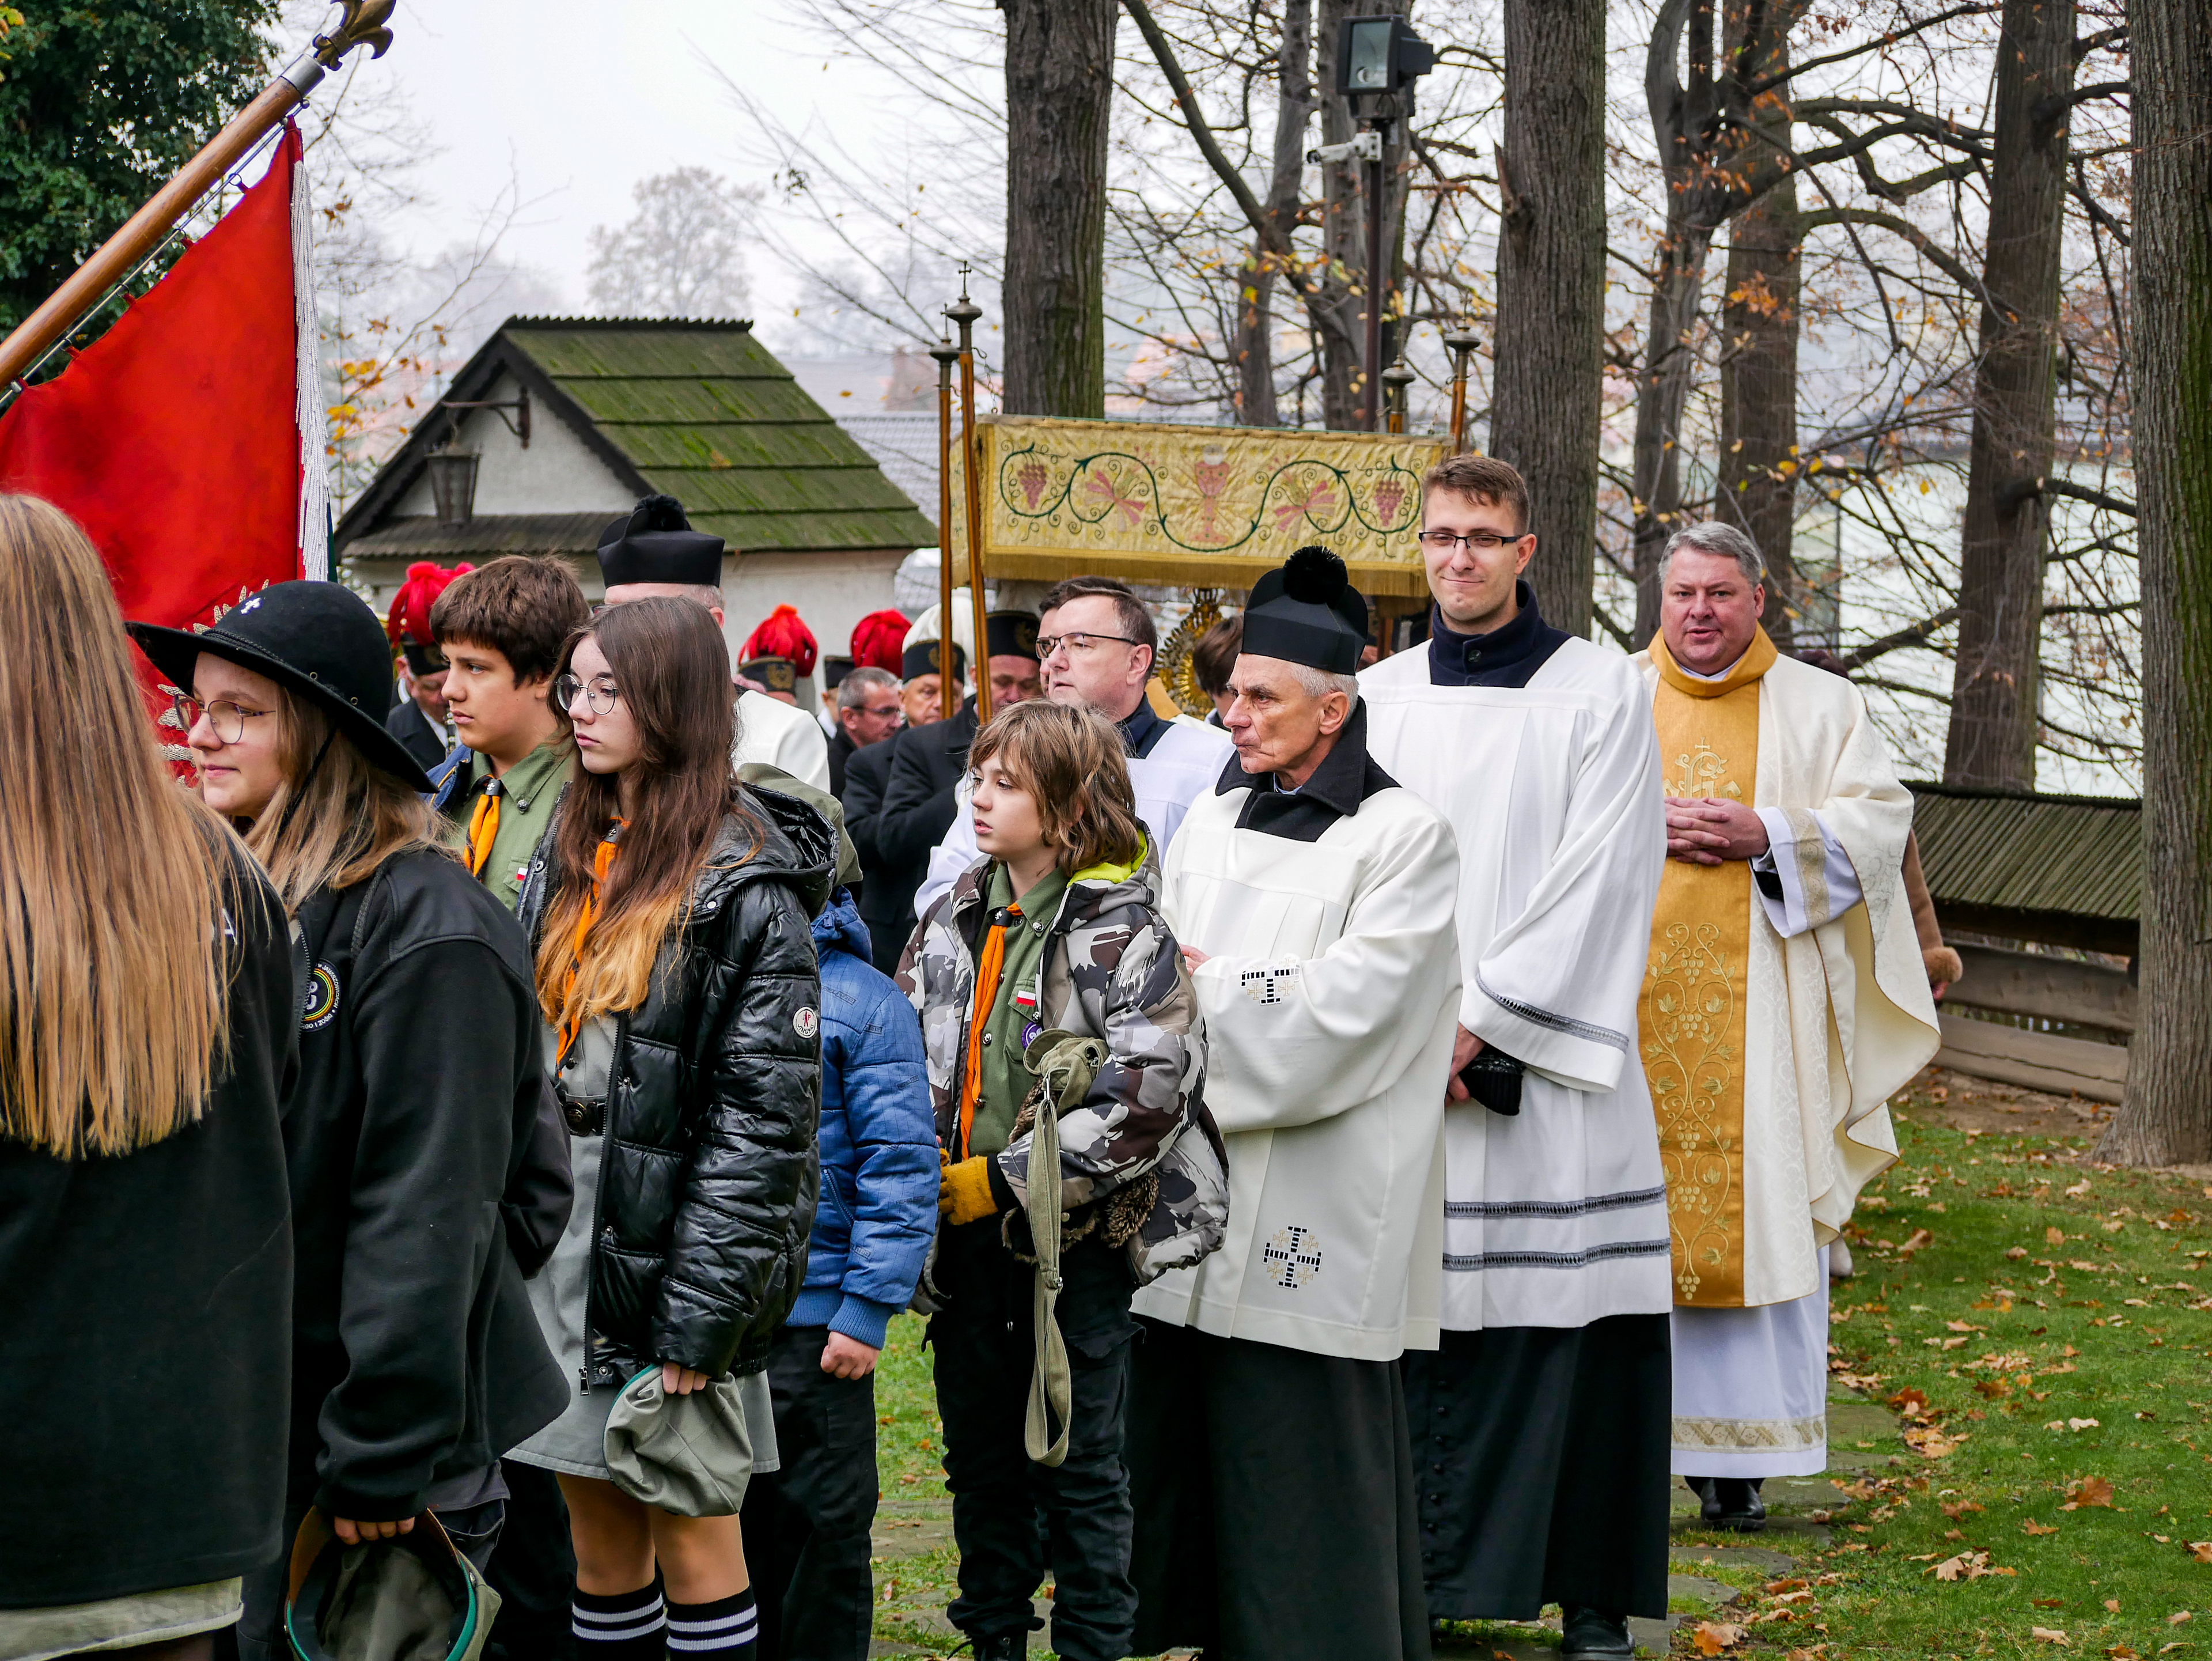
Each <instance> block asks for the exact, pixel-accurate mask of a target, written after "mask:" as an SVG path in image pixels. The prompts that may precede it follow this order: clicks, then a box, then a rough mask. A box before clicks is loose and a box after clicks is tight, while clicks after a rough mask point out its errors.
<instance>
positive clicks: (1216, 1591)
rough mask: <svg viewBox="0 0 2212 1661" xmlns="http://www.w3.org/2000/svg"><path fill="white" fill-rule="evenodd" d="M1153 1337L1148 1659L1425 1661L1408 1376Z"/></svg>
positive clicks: (1141, 1552) (1142, 1468)
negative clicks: (1183, 1653) (1174, 1655)
mask: <svg viewBox="0 0 2212 1661" xmlns="http://www.w3.org/2000/svg"><path fill="white" fill-rule="evenodd" d="M1139 1329H1140V1330H1139V1337H1138V1340H1137V1354H1136V1362H1135V1366H1134V1382H1133V1386H1132V1389H1131V1408H1130V1417H1129V1477H1130V1483H1131V1487H1132V1490H1133V1493H1134V1495H1135V1499H1136V1509H1137V1515H1138V1518H1139V1522H1140V1524H1141V1526H1140V1527H1139V1529H1138V1530H1137V1549H1136V1555H1135V1559H1134V1561H1133V1565H1132V1567H1131V1571H1130V1573H1131V1578H1132V1579H1133V1580H1134V1582H1135V1584H1136V1587H1137V1597H1138V1615H1137V1629H1136V1632H1135V1634H1134V1635H1133V1642H1132V1645H1131V1648H1132V1649H1133V1651H1134V1652H1136V1653H1138V1654H1139V1655H1152V1654H1155V1653H1157V1652H1159V1651H1161V1650H1164V1649H1170V1648H1174V1649H1181V1648H1185V1647H1193V1648H1203V1649H1204V1650H1205V1652H1206V1655H1207V1656H1208V1657H1209V1658H1212V1661H1428V1657H1429V1615H1428V1608H1427V1604H1426V1603H1425V1599H1424V1598H1423V1597H1422V1591H1421V1570H1420V1560H1419V1548H1418V1547H1417V1546H1416V1544H1415V1541H1416V1540H1417V1538H1418V1537H1419V1536H1417V1534H1416V1532H1415V1525H1414V1518H1413V1494H1414V1481H1413V1465H1412V1459H1411V1457H1410V1454H1409V1452H1408V1445H1407V1421H1406V1401H1405V1396H1404V1394H1403V1390H1402V1389H1401V1384H1400V1382H1399V1378H1398V1368H1397V1364H1396V1363H1395V1362H1393V1361H1353V1360H1345V1359H1343V1358H1342V1357H1340V1356H1334V1355H1315V1354H1308V1353H1307V1352H1306V1351H1304V1350H1297V1349H1286V1348H1282V1347H1281V1346H1279V1345H1276V1344H1263V1343H1259V1342H1254V1341H1252V1340H1249V1339H1243V1338H1217V1337H1214V1336H1212V1335H1210V1334H1207V1333H1202V1332H1194V1331H1192V1330H1190V1329H1188V1328H1184V1327H1174V1326H1165V1325H1163V1324H1162V1323H1159V1322H1157V1321H1141V1322H1139Z"/></svg>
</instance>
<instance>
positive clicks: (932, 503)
mask: <svg viewBox="0 0 2212 1661" xmlns="http://www.w3.org/2000/svg"><path fill="white" fill-rule="evenodd" d="M837 424H838V425H839V426H840V427H842V428H843V429H845V430H846V431H847V432H848V433H850V434H851V435H853V436H854V438H855V439H857V440H858V441H860V447H861V448H862V449H864V450H866V452H867V453H869V454H870V455H872V456H873V457H874V458H875V459H876V465H878V467H880V468H882V469H883V470H884V478H888V479H890V482H891V483H892V484H896V485H897V486H898V487H899V489H900V490H903V491H905V492H906V493H907V495H908V496H910V497H912V498H913V500H914V503H915V506H916V507H917V508H921V511H922V513H923V514H926V515H928V516H930V517H931V520H932V523H934V522H935V519H934V516H935V514H936V513H937V507H938V497H937V489H938V487H937V417H936V415H935V414H934V413H933V412H931V411H904V410H866V411H853V412H852V413H850V414H841V415H839V416H838V417H837ZM953 441H954V442H955V443H957V442H958V441H959V436H958V434H957V431H956V433H955V434H954V439H953ZM957 477H958V476H957V474H956V475H955V481H956V483H957ZM930 536H931V540H933V541H934V540H935V537H936V532H931V533H930Z"/></svg>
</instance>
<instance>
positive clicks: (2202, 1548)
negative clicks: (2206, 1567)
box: [2189, 1540, 2212, 1563]
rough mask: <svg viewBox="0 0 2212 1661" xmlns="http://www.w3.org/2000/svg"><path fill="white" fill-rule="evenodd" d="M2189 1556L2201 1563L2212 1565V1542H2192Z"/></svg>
mask: <svg viewBox="0 0 2212 1661" xmlns="http://www.w3.org/2000/svg"><path fill="white" fill-rule="evenodd" d="M2189 1555H2191V1557H2193V1558H2195V1559H2196V1560H2197V1561H2198V1562H2200V1563H2212V1540H2191V1542H2189Z"/></svg>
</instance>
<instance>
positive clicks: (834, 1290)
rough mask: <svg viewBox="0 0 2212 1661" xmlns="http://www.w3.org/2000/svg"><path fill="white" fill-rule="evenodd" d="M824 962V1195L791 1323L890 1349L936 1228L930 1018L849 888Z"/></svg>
mask: <svg viewBox="0 0 2212 1661" xmlns="http://www.w3.org/2000/svg"><path fill="white" fill-rule="evenodd" d="M814 949H815V951H816V952H817V954H818V955H819V957H820V958H821V960H822V1133H821V1143H822V1201H821V1203H820V1205H819V1206H817V1208H816V1209H815V1213H814V1234H813V1238H812V1239H811V1242H810V1243H809V1244H808V1248H807V1254H806V1285H805V1290H804V1291H802V1292H801V1293H799V1302H798V1304H797V1305H795V1306H794V1307H793V1310H792V1311H791V1317H790V1319H789V1321H788V1323H787V1324H789V1325H792V1326H827V1327H829V1328H830V1329H833V1330H835V1331H837V1332H842V1333H843V1334H845V1335H847V1336H848V1337H850V1338H855V1339H858V1340H859V1341H860V1342H861V1343H864V1344H870V1345H873V1346H875V1347H876V1348H882V1347H883V1342H884V1329H885V1328H886V1327H887V1326H888V1325H889V1324H890V1318H891V1317H892V1316H893V1315H895V1314H896V1313H897V1312H898V1311H900V1310H902V1309H904V1308H905V1307H906V1305H907V1300H908V1299H910V1298H912V1297H913V1296H914V1287H915V1281H918V1280H920V1279H921V1266H922V1262H923V1261H924V1260H925V1259H926V1258H927V1256H929V1244H930V1242H931V1240H932V1239H933V1238H935V1237H936V1233H937V1187H938V1166H937V1124H936V1121H935V1119H934V1118H933V1116H932V1115H931V1110H930V1102H929V1075H928V1072H927V1066H926V1064H925V1062H923V1059H922V1050H921V1017H920V1016H919V1015H917V1014H915V1011H914V1006H913V1005H912V1004H910V1003H908V1001H906V999H905V998H904V997H902V996H901V995H900V993H899V990H898V989H897V988H896V987H895V986H893V985H892V984H891V983H890V977H888V976H886V975H884V974H882V973H880V972H879V971H878V970H877V969H876V968H875V966H874V964H873V963H872V961H871V958H870V954H869V950H868V930H867V927H866V924H864V923H863V922H861V921H860V912H859V910H857V909H856V908H855V907H854V904H853V897H852V895H851V894H850V893H848V892H847V891H845V890H844V889H842V888H840V889H838V890H837V891H836V892H835V893H833V894H832V895H830V897H829V904H827V905H825V906H823V908H822V910H821V912H820V913H819V914H818V915H817V916H816V917H815V919H814Z"/></svg>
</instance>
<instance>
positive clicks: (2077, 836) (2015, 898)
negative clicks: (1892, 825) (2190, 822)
mask: <svg viewBox="0 0 2212 1661" xmlns="http://www.w3.org/2000/svg"><path fill="white" fill-rule="evenodd" d="M1911 791H1912V796H1913V812H1912V828H1913V831H1914V832H1915V833H1916V834H1917V836H1918V837H1919V840H1920V866H1921V870H1922V871H1923V873H1924V874H1925V875H1926V876H1927V879H1928V891H1929V897H1931V898H1932V899H1934V900H1935V902H1936V907H1937V909H1938V910H1939V912H1941V913H1942V915H1943V917H1944V921H1945V922H1947V923H1952V922H1955V924H1956V926H1958V927H1960V928H1972V929H1974V930H1976V931H1977V932H1983V933H1988V934H1996V935H2011V936H2016V937H2017V938H2020V939H2024V940H2050V941H2052V942H2053V943H2056V944H2060V945H2077V946H2084V947H2087V949H2090V950H2094V951H2106V952H2120V953H2122V954H2123V955H2128V954H2131V953H2132V952H2133V951H2134V949H2135V946H2134V942H2135V940H2136V918H2137V916H2138V915H2139V910H2140V907H2141V904H2142V804H2141V803H2139V802H2136V801H2133V800H2128V799H2126V798H2124V797H2118V796H2053V795H2043V794H2037V793H2034V792H2031V791H2025V790H2000V789H1989V788H1978V787H1976V786H1972V785H1959V784H1918V783H1916V784H1914V785H1912V786H1911Z"/></svg>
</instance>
